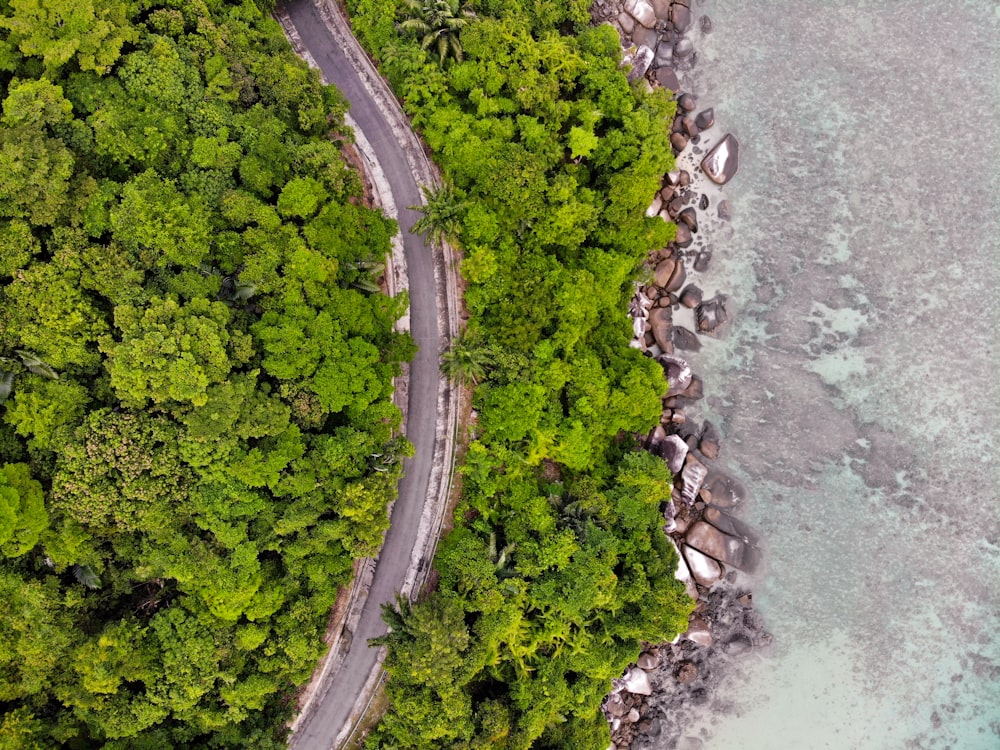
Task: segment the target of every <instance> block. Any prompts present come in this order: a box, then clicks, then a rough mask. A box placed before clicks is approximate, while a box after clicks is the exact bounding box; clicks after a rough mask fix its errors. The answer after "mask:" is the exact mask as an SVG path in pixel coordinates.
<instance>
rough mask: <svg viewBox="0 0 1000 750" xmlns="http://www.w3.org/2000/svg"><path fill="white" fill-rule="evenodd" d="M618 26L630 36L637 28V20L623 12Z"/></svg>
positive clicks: (620, 14) (619, 15)
mask: <svg viewBox="0 0 1000 750" xmlns="http://www.w3.org/2000/svg"><path fill="white" fill-rule="evenodd" d="M618 25H619V26H620V27H621V30H622V31H623V32H624V33H625V35H626V36H628V35H630V34H631V33H632V29H634V28H635V19H634V18H632V16H630V15H629V14H628V13H626V12H625V11H622V12H621V13H619V14H618Z"/></svg>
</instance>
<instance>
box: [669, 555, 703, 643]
mask: <svg viewBox="0 0 1000 750" xmlns="http://www.w3.org/2000/svg"><path fill="white" fill-rule="evenodd" d="M667 541H668V542H670V544H672V545H673V547H674V551H675V552H676V553H677V569H676V570H675V571H674V578H676V579H677V580H678V581H680V582H681V583H683V584H684V591H685V592H686V593H687V595H688V596H690V597H691V598H692V599H697V598H698V587H697V586H695V585H694V578H692V577H691V571H690V570H688V566H687V563H686V562H684V558H683V557H682V556H681V551H680V550H679V549H677V545H676V544H675V543H674V540H673V539H670V538H669V537H668V538H667ZM689 637H690V636H689Z"/></svg>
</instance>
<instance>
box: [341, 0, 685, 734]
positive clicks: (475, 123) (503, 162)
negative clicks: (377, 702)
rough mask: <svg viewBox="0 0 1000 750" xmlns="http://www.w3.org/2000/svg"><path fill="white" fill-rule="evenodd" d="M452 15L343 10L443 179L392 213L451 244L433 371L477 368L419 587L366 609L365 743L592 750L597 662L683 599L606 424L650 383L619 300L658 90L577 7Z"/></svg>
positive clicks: (612, 424)
mask: <svg viewBox="0 0 1000 750" xmlns="http://www.w3.org/2000/svg"><path fill="white" fill-rule="evenodd" d="M355 5H356V6H358V7H359V9H360V6H361V5H362V3H361V2H357V3H355ZM369 7H370V6H369ZM475 8H476V13H477V15H476V17H475V18H474V19H473V18H470V19H469V20H468V22H467V23H465V24H463V25H462V27H461V29H460V33H458V32H457V31H456V32H455V33H453V34H452V32H450V31H448V27H447V25H446V24H436V23H432V22H431V20H430V13H431V12H432V11H433V12H440V14H442V17H443V16H444V15H445V12H446V11H447V13H448V14H450V17H452V18H455V17H457V15H458V13H457V11H458V4H457V3H454V2H427V3H423V2H417V1H416V0H414V2H411V3H406V4H405V10H404V11H403V12H404V13H406V14H408V15H412V16H413V17H412V18H411V19H410V20H407V21H404V22H403V23H402V29H403V31H404V32H406V31H409V32H410V34H411V35H412V36H407V35H405V34H404V35H403V37H402V39H390V38H388V37H387V36H386V35H385V33H384V31H382V30H381V29H379V28H377V27H376V25H375V24H376V19H375V18H374V17H373V16H372V15H370V14H369V13H359V14H357V15H355V16H354V22H355V24H356V27H357V28H358V32H359V35H360V36H361V38H362V39H364V40H366V41H368V42H369V43H371V42H372V41H373V40H382V41H380V42H379V43H378V44H376V45H375V46H374V49H373V52H374V53H375V55H376V56H377V57H379V58H380V59H381V63H382V70H383V72H384V73H385V74H386V76H387V77H388V79H389V80H390V81H391V82H392V83H393V85H394V86H395V87H396V89H397V93H398V94H399V96H400V98H401V99H402V100H403V101H404V102H405V107H406V109H407V112H408V113H409V114H410V116H411V117H412V120H413V122H414V123H415V124H417V125H418V126H419V127H420V128H421V129H422V133H423V135H424V137H425V139H426V141H427V143H428V144H429V145H430V147H431V148H432V150H433V151H434V152H435V154H436V156H437V158H438V159H439V161H440V163H441V165H442V167H443V170H444V172H445V177H446V182H445V185H446V187H445V188H443V189H442V190H440V191H438V192H436V193H429V194H428V196H427V198H428V199H427V205H426V206H424V207H423V208H421V209H419V210H420V211H421V213H422V214H423V216H422V217H421V218H420V220H419V221H418V222H417V223H416V225H415V226H414V229H415V230H416V231H424V232H427V233H428V235H429V236H430V237H431V239H432V240H433V241H435V242H437V241H440V240H441V239H449V240H451V241H455V240H456V239H460V240H461V243H462V245H463V246H464V249H465V258H464V260H463V261H462V266H461V269H462V273H463V275H464V276H465V278H466V280H467V281H468V282H469V284H468V287H467V291H466V303H467V305H468V308H469V311H470V313H471V320H470V321H469V329H468V333H467V334H466V335H465V336H464V337H463V338H462V339H459V340H458V341H456V342H455V343H454V344H453V346H452V348H451V349H449V350H448V351H447V352H445V353H444V354H443V355H442V369H443V370H444V371H445V372H446V373H448V374H449V375H450V376H452V377H455V378H458V379H463V380H465V381H467V382H469V383H478V387H477V388H476V390H475V391H474V393H473V406H474V408H475V410H476V412H477V415H478V416H477V421H476V422H475V424H474V425H473V438H474V440H473V442H472V443H471V445H470V447H469V450H468V453H467V455H466V458H465V464H464V466H463V467H462V469H461V471H462V472H463V474H464V481H463V496H462V502H461V504H460V505H459V508H458V510H457V511H456V521H455V529H454V530H453V531H452V532H451V533H450V535H449V536H448V537H447V538H446V539H445V540H444V541H443V542H442V544H441V546H440V549H439V553H438V556H437V558H436V560H435V567H436V569H437V570H438V572H439V573H440V581H439V585H438V589H437V591H436V592H434V593H432V594H430V595H429V596H428V597H427V598H426V599H425V600H424V601H422V602H420V603H418V604H415V605H413V606H412V607H411V606H410V605H408V604H407V603H406V602H400V603H399V609H398V612H397V611H389V612H387V613H386V620H387V621H388V622H389V623H390V625H391V626H392V632H391V634H390V635H389V636H386V637H385V638H384V639H381V641H380V643H384V644H385V645H386V646H388V657H387V661H386V666H387V669H388V671H389V673H390V675H391V677H392V679H391V680H390V682H389V688H388V690H389V695H390V698H391V700H392V707H391V709H390V711H389V712H388V713H387V714H386V716H385V718H384V719H383V721H382V723H381V724H380V725H379V727H378V728H377V730H376V731H375V732H373V734H372V735H371V736H370V738H369V746H370V747H372V748H395V747H415V748H431V747H468V748H527V747H565V748H583V747H595V748H596V747H603V746H606V745H607V744H608V742H609V739H608V729H607V725H606V723H605V722H604V720H603V718H602V717H601V716H600V713H599V710H598V706H599V705H600V701H601V699H602V697H603V696H604V695H605V694H606V693H607V691H608V689H609V688H610V681H611V679H612V678H614V677H617V676H619V675H620V674H621V671H622V669H623V668H624V667H625V666H626V664H627V663H628V662H629V661H630V660H632V659H634V658H636V656H637V654H638V650H639V645H640V642H641V641H642V640H650V641H659V640H667V639H670V638H671V637H673V636H674V635H675V634H676V633H678V632H680V631H681V630H683V629H684V628H685V627H686V623H687V617H688V614H689V612H690V609H691V606H692V603H691V602H690V600H688V598H687V596H686V594H685V593H684V590H683V587H682V586H681V585H680V583H679V582H678V581H677V580H676V579H675V578H674V575H673V573H674V569H675V567H676V564H677V559H676V555H675V553H674V551H673V548H672V547H671V546H670V545H669V543H668V541H667V539H666V537H665V536H664V535H663V532H662V525H663V520H662V507H663V505H664V503H666V502H667V501H669V498H670V492H671V486H670V480H671V478H670V476H669V472H668V471H667V469H666V467H665V466H664V465H663V463H662V461H660V460H659V459H656V458H654V457H652V456H649V455H647V454H645V453H642V452H639V451H637V450H636V449H635V448H634V446H633V445H632V441H631V439H630V437H629V435H630V433H642V432H645V431H648V430H649V429H650V428H651V426H652V425H653V424H655V423H656V420H657V418H658V417H659V413H660V410H661V403H660V401H661V397H662V396H663V392H664V390H665V383H664V380H663V375H662V371H661V369H660V368H659V366H658V365H657V364H656V362H654V361H653V360H651V359H648V358H646V357H643V356H642V355H641V354H640V353H639V352H638V351H636V350H634V349H630V348H628V345H627V344H628V338H629V333H630V332H629V330H628V328H627V325H626V319H625V317H624V313H623V311H624V310H625V309H626V307H627V299H628V296H629V295H630V294H631V292H632V288H633V286H632V285H633V281H634V278H635V274H636V271H637V269H638V267H639V266H640V264H641V262H642V261H643V259H644V258H645V256H646V255H647V254H648V252H649V251H650V250H654V249H657V248H658V247H662V246H663V245H664V244H666V242H668V241H669V239H670V238H671V237H672V232H673V226H672V225H669V224H667V223H666V222H664V221H662V220H661V219H659V218H658V217H657V218H654V219H650V218H647V217H646V216H645V215H644V214H645V209H646V207H647V205H648V203H649V201H650V200H651V198H652V196H653V195H654V193H655V192H656V190H657V189H658V186H659V180H660V179H661V177H662V175H663V174H664V173H665V172H667V171H669V170H670V169H672V167H673V161H672V159H673V157H672V154H671V151H670V145H669V142H668V140H667V135H668V133H669V123H670V122H671V120H672V118H673V115H674V104H673V103H672V102H671V101H670V100H669V99H668V98H667V97H666V96H665V95H664V94H663V93H662V92H654V93H652V94H647V93H645V92H644V91H643V90H641V89H639V88H633V87H631V86H630V85H629V84H628V82H627V80H626V78H625V76H624V75H623V73H622V72H621V71H620V70H619V69H618V62H619V54H620V52H619V47H618V39H617V35H616V34H615V32H614V30H613V29H611V28H609V27H607V26H602V27H598V28H590V27H589V26H586V25H585V24H587V22H588V21H589V17H588V12H587V9H588V3H586V2H582V1H581V2H571V3H565V2H547V1H546V0H531V1H530V2H529V1H528V0H523V1H518V0H514V1H513V2H509V1H508V2H499V0H478V2H476V3H475ZM434 30H437V31H438V32H439V35H438V36H437V37H435V36H433V35H432V32H433V31H434ZM572 31H575V32H576V33H575V34H572V33H571V32H572ZM448 34H452V36H454V38H455V39H457V38H458V37H459V36H460V38H461V47H460V49H461V50H462V54H461V55H459V54H453V55H449V53H457V51H458V50H457V49H452V47H451V46H450V44H451V42H450V40H448V41H446V40H445V37H446V36H447V35H448ZM439 43H440V47H438V46H437V45H438V44H439ZM427 51H429V52H430V53H431V54H430V55H428V54H427ZM446 56H453V57H454V62H450V63H449V64H448V65H438V64H436V63H437V62H442V63H443V62H444V60H445V57H446ZM432 57H437V58H438V60H437V61H431V59H430V58H432ZM429 655H433V658H435V659H436V667H434V666H430V664H429V662H428V657H429Z"/></svg>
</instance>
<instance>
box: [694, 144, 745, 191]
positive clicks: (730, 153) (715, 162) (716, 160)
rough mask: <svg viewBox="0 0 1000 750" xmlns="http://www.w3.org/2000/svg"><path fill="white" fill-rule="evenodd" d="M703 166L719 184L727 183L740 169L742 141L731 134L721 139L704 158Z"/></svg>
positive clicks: (710, 177) (712, 179) (709, 176)
mask: <svg viewBox="0 0 1000 750" xmlns="http://www.w3.org/2000/svg"><path fill="white" fill-rule="evenodd" d="M701 168H702V169H703V170H704V171H705V174H706V175H708V178H709V179H710V180H711V181H712V182H714V183H716V184H717V185H725V184H726V183H727V182H729V181H730V180H731V179H732V178H733V177H734V176H735V175H736V173H737V172H738V171H739V169H740V143H739V141H737V140H736V139H735V138H734V137H733V136H732V135H731V134H726V137H725V138H723V139H722V140H721V141H719V142H718V143H717V144H715V146H714V147H713V148H712V150H711V151H709V152H708V155H707V156H706V157H705V158H704V159H702V162H701Z"/></svg>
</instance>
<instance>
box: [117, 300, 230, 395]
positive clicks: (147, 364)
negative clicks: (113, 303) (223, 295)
mask: <svg viewBox="0 0 1000 750" xmlns="http://www.w3.org/2000/svg"><path fill="white" fill-rule="evenodd" d="M229 320H230V312H229V308H228V307H227V306H226V305H225V304H224V303H222V302H209V301H208V300H207V299H204V298H195V299H193V300H191V301H190V302H187V303H185V304H181V303H180V302H178V300H177V298H176V297H166V298H160V297H154V298H153V299H152V300H151V302H150V304H149V306H148V307H147V308H146V309H145V310H140V309H138V308H136V307H134V306H132V305H119V306H118V307H117V308H115V326H116V328H117V329H118V331H119V333H120V335H121V341H115V340H114V339H113V338H111V337H110V336H105V337H103V338H102V339H101V342H100V346H101V351H102V352H104V353H105V354H106V355H107V360H106V361H105V366H106V367H107V369H108V372H109V373H110V374H111V385H112V387H113V388H114V389H115V391H116V392H117V393H118V397H119V398H120V399H121V401H122V403H123V404H126V405H128V406H132V407H135V408H142V407H144V406H145V405H146V404H147V403H148V402H149V401H150V400H151V401H153V403H155V404H163V403H169V402H177V403H181V404H186V403H190V404H193V405H194V406H204V405H205V403H206V402H207V401H208V395H207V391H208V387H209V386H210V385H212V384H214V383H221V382H223V381H224V380H225V379H226V377H227V376H228V375H229V372H230V370H231V369H232V367H233V365H234V361H233V359H236V358H235V357H234V358H232V359H231V357H230V355H231V354H234V353H235V352H233V349H234V348H235V347H234V346H232V345H231V343H233V344H235V343H236V342H237V341H239V340H240V339H239V338H238V337H237V335H236V334H238V332H234V333H231V332H230V331H229V330H228V329H227V324H228V323H229ZM235 363H239V359H236V362H235Z"/></svg>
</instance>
